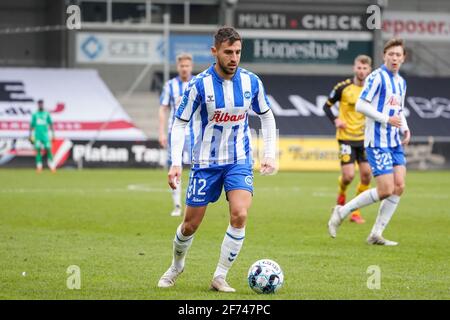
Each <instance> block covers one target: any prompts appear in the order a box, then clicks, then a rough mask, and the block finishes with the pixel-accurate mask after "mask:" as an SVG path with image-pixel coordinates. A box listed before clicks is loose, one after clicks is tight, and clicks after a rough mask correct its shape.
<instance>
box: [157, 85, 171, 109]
mask: <svg viewBox="0 0 450 320" xmlns="http://www.w3.org/2000/svg"><path fill="white" fill-rule="evenodd" d="M169 102H170V82H169V81H167V82H166V84H165V85H164V87H163V90H162V92H161V96H160V97H159V105H160V106H168V105H169Z"/></svg>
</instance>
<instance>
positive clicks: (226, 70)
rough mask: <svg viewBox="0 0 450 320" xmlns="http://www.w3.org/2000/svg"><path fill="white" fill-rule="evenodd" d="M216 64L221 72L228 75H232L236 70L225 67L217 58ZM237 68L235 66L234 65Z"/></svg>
mask: <svg viewBox="0 0 450 320" xmlns="http://www.w3.org/2000/svg"><path fill="white" fill-rule="evenodd" d="M218 65H219V68H220V70H222V72H223V73H225V74H228V75H232V74H234V73H235V72H236V69H234V70H231V69H230V68H229V67H227V66H226V65H225V64H223V63H222V62H221V61H220V60H218ZM236 68H237V66H236Z"/></svg>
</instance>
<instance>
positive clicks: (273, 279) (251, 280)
mask: <svg viewBox="0 0 450 320" xmlns="http://www.w3.org/2000/svg"><path fill="white" fill-rule="evenodd" d="M247 279H248V285H249V286H250V288H251V289H252V290H253V291H255V292H256V293H265V294H267V293H275V292H277V291H278V290H279V289H280V288H281V286H282V285H283V281H284V275H283V271H282V270H281V268H280V266H279V265H278V263H276V262H275V261H273V260H270V259H261V260H258V261H256V262H255V263H254V264H252V266H251V267H250V269H249V270H248V277H247Z"/></svg>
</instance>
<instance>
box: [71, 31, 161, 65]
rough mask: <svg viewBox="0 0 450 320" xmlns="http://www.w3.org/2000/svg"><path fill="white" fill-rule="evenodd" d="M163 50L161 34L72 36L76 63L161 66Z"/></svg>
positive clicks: (85, 33) (87, 33)
mask: <svg viewBox="0 0 450 320" xmlns="http://www.w3.org/2000/svg"><path fill="white" fill-rule="evenodd" d="M163 47H164V46H163V37H162V35H148V34H147V35H144V34H132V33H100V32H95V33H90V32H78V33H77V35H76V62H77V63H107V64H154V63H162V61H163V49H164V48H163Z"/></svg>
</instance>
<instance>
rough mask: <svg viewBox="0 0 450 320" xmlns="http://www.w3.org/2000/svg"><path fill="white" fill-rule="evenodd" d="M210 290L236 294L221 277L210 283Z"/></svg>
mask: <svg viewBox="0 0 450 320" xmlns="http://www.w3.org/2000/svg"><path fill="white" fill-rule="evenodd" d="M211 289H212V290H216V291H220V292H236V290H235V289H234V288H232V287H230V285H229V284H228V283H227V282H226V281H225V279H224V278H223V277H222V276H217V277H215V278H214V279H213V280H212V282H211Z"/></svg>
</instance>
